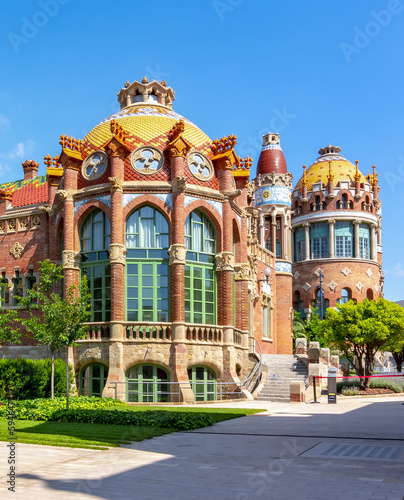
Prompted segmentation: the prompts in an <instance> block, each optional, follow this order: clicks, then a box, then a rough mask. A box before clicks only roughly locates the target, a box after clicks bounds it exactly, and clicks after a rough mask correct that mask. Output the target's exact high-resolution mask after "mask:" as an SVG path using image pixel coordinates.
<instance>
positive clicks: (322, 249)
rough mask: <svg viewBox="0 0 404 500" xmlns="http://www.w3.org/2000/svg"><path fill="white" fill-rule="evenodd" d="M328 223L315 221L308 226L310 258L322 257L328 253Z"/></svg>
mask: <svg viewBox="0 0 404 500" xmlns="http://www.w3.org/2000/svg"><path fill="white" fill-rule="evenodd" d="M328 232H329V230H328V223H327V222H317V223H316V224H312V225H311V227H310V248H311V258H312V259H324V258H327V257H328V256H329V253H328V234H329V233H328Z"/></svg>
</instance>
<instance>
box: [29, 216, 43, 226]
mask: <svg viewBox="0 0 404 500" xmlns="http://www.w3.org/2000/svg"><path fill="white" fill-rule="evenodd" d="M31 222H32V227H39V226H40V225H41V216H40V215H33V216H32V219H31Z"/></svg>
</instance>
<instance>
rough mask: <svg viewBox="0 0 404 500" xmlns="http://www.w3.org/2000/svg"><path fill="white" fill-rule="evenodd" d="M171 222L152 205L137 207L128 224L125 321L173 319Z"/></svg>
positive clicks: (164, 320) (166, 320)
mask: <svg viewBox="0 0 404 500" xmlns="http://www.w3.org/2000/svg"><path fill="white" fill-rule="evenodd" d="M169 233H170V229H169V223H168V221H167V219H166V218H165V217H164V215H163V214H162V213H161V212H159V210H157V209H156V208H154V207H152V206H150V205H144V206H143V207H140V208H138V209H137V210H135V211H134V212H132V214H131V215H130V216H129V217H128V219H127V221H126V248H127V258H126V287H125V289H126V319H127V321H150V322H168V321H169V320H170V298H169V296H170V294H169V286H170V280H169V265H168V264H169V259H168V253H167V250H168V247H169V244H170V234H169Z"/></svg>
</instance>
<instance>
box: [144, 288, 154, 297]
mask: <svg viewBox="0 0 404 500" xmlns="http://www.w3.org/2000/svg"><path fill="white" fill-rule="evenodd" d="M142 296H143V298H144V299H152V298H153V288H143V289H142Z"/></svg>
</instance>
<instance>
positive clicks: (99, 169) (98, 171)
mask: <svg viewBox="0 0 404 500" xmlns="http://www.w3.org/2000/svg"><path fill="white" fill-rule="evenodd" d="M107 167H108V155H107V154H106V153H104V151H96V152H95V153H91V154H90V155H89V156H87V158H86V159H85V160H84V162H83V166H82V169H81V172H82V174H83V177H85V178H86V179H88V180H89V181H93V180H94V179H98V177H101V175H102V174H103V173H104V172H105V171H106V169H107Z"/></svg>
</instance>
